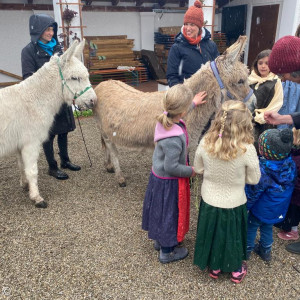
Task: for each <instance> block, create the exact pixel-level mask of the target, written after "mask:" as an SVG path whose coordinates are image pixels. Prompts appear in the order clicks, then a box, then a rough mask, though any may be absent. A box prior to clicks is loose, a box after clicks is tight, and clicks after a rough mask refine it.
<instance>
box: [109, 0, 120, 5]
mask: <svg viewBox="0 0 300 300" xmlns="http://www.w3.org/2000/svg"><path fill="white" fill-rule="evenodd" d="M119 3H120V0H112V1H111V5H112V6H117V5H118V4H119Z"/></svg>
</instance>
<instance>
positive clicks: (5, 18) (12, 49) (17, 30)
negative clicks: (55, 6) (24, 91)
mask: <svg viewBox="0 0 300 300" xmlns="http://www.w3.org/2000/svg"><path fill="white" fill-rule="evenodd" d="M2 1H3V0H2ZM36 13H47V14H49V15H51V16H52V17H53V12H45V11H43V12H41V11H36ZM31 15H32V12H31V11H27V10H26V11H14V10H6V11H4V10H0V34H1V47H0V57H1V60H0V69H2V70H4V71H7V72H10V73H13V74H16V75H19V76H22V72H21V50H22V48H23V47H25V46H26V45H27V44H28V43H29V41H30V36H29V24H28V23H29V17H30V16H31ZM10 81H17V80H16V79H13V78H11V77H8V76H5V75H3V74H0V82H10Z"/></svg>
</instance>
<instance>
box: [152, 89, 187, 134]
mask: <svg viewBox="0 0 300 300" xmlns="http://www.w3.org/2000/svg"><path fill="white" fill-rule="evenodd" d="M192 100H193V93H192V91H191V90H190V89H189V88H188V87H186V86H184V85H183V84H177V85H175V86H173V87H171V88H170V89H168V90H167V92H166V94H165V97H164V100H163V107H164V110H165V111H164V112H163V113H162V114H161V115H159V116H158V117H157V120H158V122H160V123H161V124H162V125H163V127H164V128H165V129H170V128H171V127H172V126H173V124H174V121H173V118H175V117H177V116H178V115H180V114H182V113H183V112H185V111H187V110H188V109H189V106H190V105H191V104H192Z"/></svg>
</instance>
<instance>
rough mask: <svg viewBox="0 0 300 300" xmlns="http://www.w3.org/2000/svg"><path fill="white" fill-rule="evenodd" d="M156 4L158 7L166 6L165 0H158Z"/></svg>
mask: <svg viewBox="0 0 300 300" xmlns="http://www.w3.org/2000/svg"><path fill="white" fill-rule="evenodd" d="M158 4H159V6H160V7H164V6H165V5H166V0H158Z"/></svg>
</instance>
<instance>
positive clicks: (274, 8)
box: [248, 4, 279, 67]
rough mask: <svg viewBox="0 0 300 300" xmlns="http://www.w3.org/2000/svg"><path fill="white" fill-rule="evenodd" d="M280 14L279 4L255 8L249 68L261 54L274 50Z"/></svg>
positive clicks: (252, 21)
mask: <svg viewBox="0 0 300 300" xmlns="http://www.w3.org/2000/svg"><path fill="white" fill-rule="evenodd" d="M278 12H279V4H276V5H265V6H254V7H253V11H252V19H251V31H250V42H249V53H248V66H249V67H250V66H251V65H252V63H253V61H254V59H255V57H256V55H257V54H258V53H259V52H261V51H263V50H265V49H272V47H273V45H274V43H275V37H276V28H277V21H278Z"/></svg>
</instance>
